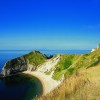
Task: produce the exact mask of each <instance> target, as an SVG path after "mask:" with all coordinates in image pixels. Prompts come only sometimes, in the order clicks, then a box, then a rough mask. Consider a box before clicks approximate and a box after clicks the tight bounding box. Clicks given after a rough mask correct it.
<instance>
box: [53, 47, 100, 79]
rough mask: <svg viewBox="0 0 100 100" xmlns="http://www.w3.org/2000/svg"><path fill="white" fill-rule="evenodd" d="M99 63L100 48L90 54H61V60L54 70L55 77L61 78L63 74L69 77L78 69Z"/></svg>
mask: <svg viewBox="0 0 100 100" xmlns="http://www.w3.org/2000/svg"><path fill="white" fill-rule="evenodd" d="M98 64H100V49H97V50H96V51H94V52H90V53H88V54H81V55H74V54H72V55H68V54H66V55H61V60H60V62H59V63H58V64H57V65H56V69H55V70H54V74H53V78H54V79H56V80H60V79H61V77H62V75H63V74H64V76H65V78H67V77H69V76H70V75H72V74H73V73H75V72H77V71H78V70H83V69H87V68H90V67H93V66H95V65H98Z"/></svg>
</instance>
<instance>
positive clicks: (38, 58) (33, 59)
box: [24, 51, 46, 66]
mask: <svg viewBox="0 0 100 100" xmlns="http://www.w3.org/2000/svg"><path fill="white" fill-rule="evenodd" d="M24 58H25V60H26V62H27V63H29V64H34V65H35V66H38V65H40V64H42V63H44V62H45V60H46V56H45V55H44V54H42V53H40V52H39V51H33V52H30V53H29V54H26V55H24Z"/></svg>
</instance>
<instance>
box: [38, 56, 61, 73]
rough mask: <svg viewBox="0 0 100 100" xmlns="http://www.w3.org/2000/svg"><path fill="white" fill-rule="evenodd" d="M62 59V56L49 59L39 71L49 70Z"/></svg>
mask: <svg viewBox="0 0 100 100" xmlns="http://www.w3.org/2000/svg"><path fill="white" fill-rule="evenodd" d="M59 61H60V56H57V57H56V58H54V59H50V60H47V61H46V62H45V63H44V64H42V65H41V66H39V68H38V69H37V71H39V72H43V73H44V72H47V71H50V69H51V68H53V67H55V65H56V64H57V63H58V62H59Z"/></svg>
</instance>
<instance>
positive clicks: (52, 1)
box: [0, 0, 100, 50]
mask: <svg viewBox="0 0 100 100" xmlns="http://www.w3.org/2000/svg"><path fill="white" fill-rule="evenodd" d="M98 43H100V0H0V50H11V49H15V50H16V49H17V50H20V49H21V50H22V49H92V48H94V47H96V45H97V44H98Z"/></svg>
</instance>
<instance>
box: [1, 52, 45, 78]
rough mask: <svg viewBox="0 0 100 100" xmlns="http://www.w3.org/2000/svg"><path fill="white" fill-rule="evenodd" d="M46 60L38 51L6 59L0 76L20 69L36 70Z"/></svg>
mask: <svg viewBox="0 0 100 100" xmlns="http://www.w3.org/2000/svg"><path fill="white" fill-rule="evenodd" d="M45 60H46V56H45V55H44V54H41V53H40V52H39V51H32V52H30V53H29V54H26V55H24V56H21V57H18V58H15V59H12V60H10V61H8V62H7V63H6V64H5V65H4V67H3V69H2V72H1V75H0V77H6V76H10V75H13V74H16V73H18V72H22V71H27V70H29V71H31V70H36V69H37V67H38V65H41V64H42V63H44V62H45Z"/></svg>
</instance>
